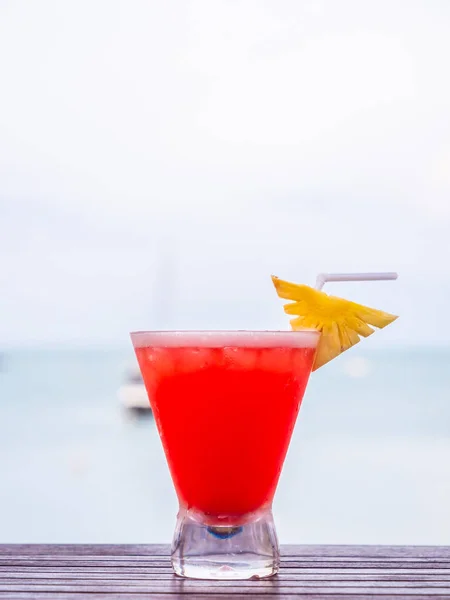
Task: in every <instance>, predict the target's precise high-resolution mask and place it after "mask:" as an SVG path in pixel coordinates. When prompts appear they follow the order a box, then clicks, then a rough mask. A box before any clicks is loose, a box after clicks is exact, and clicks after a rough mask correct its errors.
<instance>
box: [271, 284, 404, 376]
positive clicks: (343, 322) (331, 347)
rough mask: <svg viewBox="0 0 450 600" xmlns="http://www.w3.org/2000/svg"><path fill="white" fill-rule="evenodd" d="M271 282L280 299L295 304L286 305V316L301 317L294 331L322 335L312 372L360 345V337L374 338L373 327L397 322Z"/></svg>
mask: <svg viewBox="0 0 450 600" xmlns="http://www.w3.org/2000/svg"><path fill="white" fill-rule="evenodd" d="M272 281H273V284H274V286H275V289H276V291H277V294H278V296H279V297H280V298H284V299H285V300H292V302H289V303H288V304H285V305H284V311H285V313H287V314H288V315H298V316H296V317H295V318H294V319H291V321H290V323H291V327H292V329H294V330H297V329H316V330H317V331H320V332H321V334H322V335H321V336H320V340H319V344H318V346H317V353H316V358H315V361H314V366H313V371H315V370H316V369H318V368H319V367H322V366H323V365H324V364H326V363H327V362H329V361H330V360H332V359H333V358H336V356H339V354H341V353H342V352H345V350H348V349H349V348H351V347H352V346H354V345H355V344H357V343H358V342H359V341H360V336H361V335H362V336H363V337H368V336H369V335H372V333H374V330H373V329H372V327H370V325H373V326H374V327H378V328H379V329H382V328H383V327H386V325H389V323H392V322H393V321H395V319H397V317H396V316H395V315H391V314H389V313H387V312H383V311H382V310H376V309H374V308H369V307H368V306H363V305H362V304H357V303H356V302H351V301H350V300H344V299H343V298H338V297H337V296H329V295H328V294H326V293H325V292H322V291H320V290H316V289H314V288H312V287H310V286H309V285H302V284H296V283H290V282H289V281H283V280H282V279H279V278H278V277H275V276H273V275H272Z"/></svg>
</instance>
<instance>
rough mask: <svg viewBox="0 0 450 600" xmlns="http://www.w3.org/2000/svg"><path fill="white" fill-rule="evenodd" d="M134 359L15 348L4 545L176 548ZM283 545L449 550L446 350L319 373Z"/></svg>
mask: <svg viewBox="0 0 450 600" xmlns="http://www.w3.org/2000/svg"><path fill="white" fill-rule="evenodd" d="M133 361H134V357H133V355H132V352H131V350H130V349H126V348H125V349H121V350H98V349H92V348H91V349H84V350H82V349H64V350H58V351H55V350H15V351H11V352H7V353H5V354H4V356H3V361H2V364H1V368H0V542H168V541H170V539H171V536H172V532H173V528H174V523H175V515H176V511H177V503H176V498H175V494H174V491H173V488H172V484H171V481H170V477H169V474H168V470H167V467H166V463H165V459H164V455H163V452H162V449H161V446H160V442H159V439H158V436H157V432H156V429H155V425H154V423H153V421H152V420H151V419H148V418H141V419H138V418H131V417H130V416H129V415H127V414H126V413H125V412H124V411H123V410H122V409H121V406H120V404H119V401H118V398H117V390H118V388H119V386H120V384H121V382H122V379H123V373H124V369H125V367H126V366H127V365H129V364H130V363H133ZM274 514H275V520H276V523H277V528H278V533H279V537H280V541H281V542H283V543H290V542H292V543H294V542H296V543H380V544H382V543H386V544H397V543H399V544H402V543H404V544H414V543H416V544H422V543H423V544H450V349H445V348H444V349H443V348H428V349H390V350H375V351H374V350H372V351H364V352H363V351H360V350H359V349H357V348H355V349H352V350H351V351H350V352H348V353H347V354H346V355H343V356H342V357H340V358H339V359H337V360H335V361H334V362H333V363H331V364H330V365H328V366H327V367H324V368H323V369H321V370H320V371H318V372H317V373H315V374H313V375H312V377H311V380H310V384H309V387H308V389H307V392H306V395H305V399H304V402H303V405H302V408H301V411H300V416H299V420H298V423H297V427H296V430H295V432H294V436H293V440H292V443H291V447H290V450H289V454H288V457H287V459H286V463H285V468H284V471H283V474H282V477H281V480H280V484H279V488H278V492H277V496H276V500H275V505H274Z"/></svg>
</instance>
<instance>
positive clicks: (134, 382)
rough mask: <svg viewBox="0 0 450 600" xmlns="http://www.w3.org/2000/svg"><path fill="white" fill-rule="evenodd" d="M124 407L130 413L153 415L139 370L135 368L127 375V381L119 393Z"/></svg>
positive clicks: (128, 371) (129, 370)
mask: <svg viewBox="0 0 450 600" xmlns="http://www.w3.org/2000/svg"><path fill="white" fill-rule="evenodd" d="M118 396H119V400H120V402H121V404H122V406H123V407H124V408H125V409H127V410H130V411H134V412H138V413H148V414H151V412H152V409H151V408H150V402H149V401H148V396H147V391H146V389H145V386H144V382H143V380H142V375H141V373H140V371H139V368H138V367H137V366H136V367H133V368H130V369H128V370H127V372H126V373H125V381H124V382H123V384H122V385H121V386H120V388H119V391H118Z"/></svg>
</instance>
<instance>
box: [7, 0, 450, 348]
mask: <svg viewBox="0 0 450 600" xmlns="http://www.w3.org/2000/svg"><path fill="white" fill-rule="evenodd" d="M449 56H450V3H449V2H447V1H446V0H422V1H418V0H389V1H387V0H377V1H376V2H375V1H370V0H368V1H365V2H361V1H360V0H340V1H339V2H336V1H335V0H277V1H276V2H275V1H274V0H271V1H265V0H239V1H238V0H227V1H222V0H212V1H211V0H167V1H165V2H160V1H156V0H154V1H149V0H143V1H140V0H133V1H131V2H130V1H128V0H121V1H118V0H78V1H76V2H75V1H71V0H67V1H66V2H58V1H53V2H51V1H49V0H40V2H38V3H37V2H34V1H33V0H29V1H26V0H0V267H1V268H0V290H1V294H0V345H4V346H8V345H20V344H32V345H33V344H53V343H77V344H84V343H99V344H112V343H114V344H119V343H122V342H125V343H127V335H128V331H130V330H133V329H156V328H159V327H163V328H165V327H168V328H233V327H239V328H262V329H270V328H276V329H277V328H285V327H288V317H287V316H285V315H284V314H283V311H282V307H281V302H280V301H279V300H278V299H277V297H276V295H275V293H274V291H273V289H272V287H271V282H270V274H271V273H274V274H276V275H279V276H280V277H283V278H286V279H290V280H293V281H298V282H303V283H311V284H312V283H314V280H315V277H316V274H317V273H319V272H323V271H326V272H332V271H340V272H342V271H371V270H376V271H383V270H388V271H398V272H399V275H400V276H399V279H398V281H397V282H395V283H392V282H389V283H388V282H383V283H367V284H348V285H347V284H332V285H329V286H328V287H327V290H328V291H330V292H332V293H335V294H337V295H344V296H347V297H350V298H352V299H355V300H357V301H360V302H365V303H367V304H369V305H371V306H375V307H377V308H381V309H384V310H388V311H390V312H394V313H396V314H399V315H401V319H399V320H398V321H396V323H395V324H394V325H392V326H391V327H389V328H387V329H386V330H384V331H383V332H380V333H379V334H378V336H377V341H374V343H375V344H417V343H418V344H422V343H426V344H436V343H438V344H448V343H449V341H450V319H448V318H447V317H446V311H447V307H448V306H449V304H450V264H449V259H450V251H449V247H450V243H449V237H450V108H449V107H450V79H449V78H448V77H447V75H446V73H447V72H448V57H449ZM375 337H376V336H373V338H374V339H375ZM371 343H372V342H371Z"/></svg>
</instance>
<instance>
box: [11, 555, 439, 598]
mask: <svg viewBox="0 0 450 600" xmlns="http://www.w3.org/2000/svg"><path fill="white" fill-rule="evenodd" d="M282 556H283V558H282V569H281V572H280V573H279V575H277V576H276V577H274V578H272V579H266V580H263V581H242V582H236V581H225V582H220V581H195V580H186V579H180V578H178V577H175V576H174V575H173V573H172V570H171V566H170V561H169V547H168V546H165V545H122V544H118V545H89V544H70V545H67V544H63V545H60V544H58V545H48V544H39V545H33V544H15V545H0V599H2V600H3V599H5V600H6V599H11V600H22V599H23V600H25V599H26V600H30V599H31V600H34V599H35V600H45V599H48V600H72V599H73V600H75V599H76V600H82V599H84V598H86V599H87V600H100V599H101V600H110V599H112V598H114V599H118V598H122V599H123V600H137V599H139V600H144V598H146V599H147V598H151V599H154V600H162V599H164V600H174V599H180V600H182V599H185V598H186V597H187V596H190V597H191V598H199V599H200V600H214V599H215V600H238V599H243V598H259V597H261V599H264V600H266V599H267V600H269V599H271V598H274V599H275V598H277V599H280V598H287V599H289V600H291V599H293V598H301V599H302V600H307V599H309V598H310V599H314V600H346V599H347V600H356V599H360V598H367V599H369V598H371V599H374V598H380V599H383V600H387V599H388V598H394V599H395V600H408V599H409V600H412V599H414V600H417V599H418V598H424V599H433V600H436V599H440V598H442V599H444V598H446V599H449V600H450V547H447V546H408V547H405V546H284V547H283V548H282Z"/></svg>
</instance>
